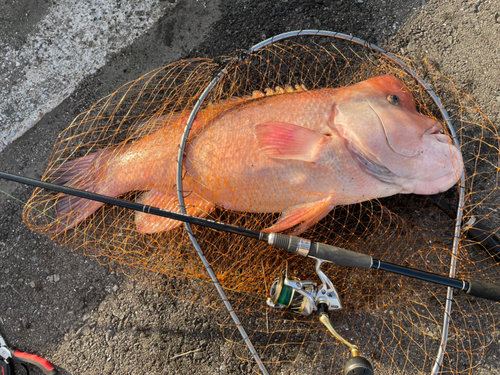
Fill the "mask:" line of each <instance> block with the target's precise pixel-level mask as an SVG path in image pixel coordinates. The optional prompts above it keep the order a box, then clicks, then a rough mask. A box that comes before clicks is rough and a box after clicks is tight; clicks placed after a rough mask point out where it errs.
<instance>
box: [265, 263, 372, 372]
mask: <svg viewBox="0 0 500 375" xmlns="http://www.w3.org/2000/svg"><path fill="white" fill-rule="evenodd" d="M322 264H323V260H320V259H316V267H315V270H316V274H317V275H318V277H319V279H320V280H321V285H320V286H318V284H317V283H316V282H314V281H309V280H303V281H302V280H299V279H298V278H296V277H288V276H287V275H285V274H283V273H281V274H280V276H279V277H277V278H276V280H274V282H273V284H272V285H271V290H270V295H271V297H270V298H268V299H267V304H268V305H269V306H270V307H274V308H278V309H283V310H291V311H293V312H294V313H297V314H300V315H311V314H312V313H313V312H315V311H318V313H319V316H320V317H319V321H320V322H321V323H323V325H324V326H325V327H326V328H327V329H328V330H329V331H330V333H331V334H332V335H333V336H334V337H335V338H336V339H337V340H339V341H341V342H342V343H343V344H345V345H347V346H348V347H349V349H350V350H351V358H350V359H349V360H347V361H346V363H345V365H344V373H345V374H346V375H373V368H372V366H371V364H370V362H369V361H368V360H367V359H366V358H364V357H362V356H360V355H359V349H358V347H357V346H356V345H353V344H351V343H350V342H349V341H347V340H346V339H344V338H343V337H342V336H340V334H339V333H338V332H337V331H335V329H334V328H333V326H332V325H331V323H330V318H329V316H328V312H329V311H333V310H340V309H342V302H341V300H340V297H339V295H338V293H337V290H336V289H335V287H334V286H333V283H332V282H331V281H330V279H328V277H327V276H326V275H325V273H324V272H323V271H321V265H322Z"/></svg>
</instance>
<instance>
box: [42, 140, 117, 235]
mask: <svg viewBox="0 0 500 375" xmlns="http://www.w3.org/2000/svg"><path fill="white" fill-rule="evenodd" d="M113 151H114V150H113V149H104V150H100V151H97V152H94V153H92V154H89V155H87V156H83V157H81V158H77V159H74V160H70V161H68V162H65V163H63V164H61V165H60V166H58V167H56V168H55V169H53V170H52V171H51V174H50V180H51V182H53V183H55V184H57V185H61V186H68V187H71V188H75V189H79V190H84V191H88V192H91V193H97V194H104V195H108V196H117V195H119V193H118V194H117V192H115V191H113V188H112V187H111V188H110V187H109V184H108V181H107V177H106V176H107V173H106V169H107V165H108V163H109V161H110V159H111V157H112V155H113ZM102 205H103V203H101V202H96V201H92V200H89V199H84V198H80V197H76V196H72V195H63V196H62V197H60V198H59V199H58V200H57V203H56V207H55V209H56V214H57V221H55V222H54V225H53V227H52V230H53V232H55V233H60V232H63V231H65V230H67V229H70V228H74V227H75V226H76V225H78V224H79V223H81V222H82V221H84V220H85V219H86V218H88V217H89V216H90V215H92V214H93V213H94V212H95V211H97V209H99V208H100V207H101V206H102Z"/></svg>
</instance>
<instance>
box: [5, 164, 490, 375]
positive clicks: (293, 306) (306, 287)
mask: <svg viewBox="0 0 500 375" xmlns="http://www.w3.org/2000/svg"><path fill="white" fill-rule="evenodd" d="M0 178H3V179H6V180H10V181H14V182H18V183H22V184H26V185H31V186H35V187H38V188H43V189H48V190H52V191H56V192H59V193H63V194H69V195H74V196H77V197H80V198H84V199H90V200H94V201H97V202H101V203H107V204H111V205H115V206H119V207H123V208H128V209H132V210H135V211H141V212H144V213H147V214H151V215H157V216H161V217H165V218H169V219H173V220H178V221H182V222H187V223H189V224H194V225H201V226H204V227H208V228H212V229H215V230H219V231H223V232H228V233H233V234H237V235H240V236H245V237H249V238H254V239H257V240H260V241H263V242H266V243H268V244H269V245H271V246H275V247H278V248H281V249H285V250H287V251H288V252H290V253H294V254H299V255H301V256H303V257H308V258H313V259H315V260H316V267H315V270H316V273H317V275H318V277H319V279H320V280H321V285H318V284H317V283H316V282H313V281H308V280H299V279H297V278H294V277H290V278H289V277H288V276H287V275H286V274H281V275H280V276H279V277H278V278H277V279H276V280H275V281H274V282H273V284H272V286H271V290H270V295H271V297H270V298H268V300H267V304H268V305H269V306H271V307H274V308H278V309H289V310H291V311H293V312H295V313H298V314H301V315H310V314H311V313H313V312H315V311H317V312H318V313H319V314H320V321H321V323H322V324H324V325H325V327H326V328H327V329H328V330H329V331H330V332H331V333H332V335H334V336H335V337H336V338H337V339H338V340H340V341H341V342H343V343H344V344H345V345H347V346H348V347H349V348H350V350H351V358H350V359H349V360H348V361H346V363H345V366H344V372H345V374H348V375H354V374H357V373H358V371H365V372H363V373H364V374H366V375H369V374H373V370H372V367H371V364H370V362H369V361H368V360H367V359H365V358H363V357H362V356H360V355H359V351H358V347H357V346H356V345H353V344H351V343H349V342H348V341H347V340H345V339H344V338H342V337H341V336H340V335H339V334H338V333H337V332H336V331H335V330H334V328H333V327H332V325H331V324H330V320H329V317H328V312H329V311H333V310H339V309H342V303H341V300H340V297H339V295H338V293H337V291H336V289H335V287H334V285H333V283H332V282H331V281H330V280H329V279H328V277H327V276H326V275H325V274H324V273H323V271H321V266H322V264H323V263H324V262H329V263H334V264H336V265H338V266H342V267H352V268H360V269H379V270H383V271H387V272H391V273H396V274H399V275H403V276H407V277H412V278H415V279H419V280H423V281H427V282H430V283H435V284H440V285H443V286H447V287H452V288H455V289H459V290H462V291H465V292H466V293H467V294H469V295H471V296H474V297H479V298H484V299H488V300H491V301H495V302H500V286H499V285H496V284H491V283H486V282H482V281H475V280H470V279H469V280H460V279H454V278H450V277H446V276H441V275H438V274H435V273H431V272H426V271H421V270H417V269H413V268H409V267H403V266H400V265H397V264H393V263H389V262H383V261H381V260H378V259H374V258H373V257H371V256H370V255H368V254H362V253H358V252H355V251H352V250H347V249H342V248H339V247H336V246H332V245H328V244H325V243H320V242H312V241H310V240H308V239H305V238H301V237H297V236H289V235H284V234H280V233H266V232H259V231H253V230H249V229H245V228H241V227H237V226H234V225H230V224H224V223H220V222H216V221H213V220H209V219H203V218H199V217H193V216H189V215H185V214H181V213H177V212H172V211H167V210H163V209H160V208H156V207H152V206H148V205H143V204H140V203H135V202H128V201H124V200H122V199H118V198H112V197H108V196H105V195H101V194H96V193H91V192H87V191H83V190H78V189H74V188H70V187H67V186H60V185H55V184H52V183H49V182H43V181H39V180H35V179H31V178H27V177H22V176H16V175H12V174H9V173H4V172H0ZM360 373H361V372H360Z"/></svg>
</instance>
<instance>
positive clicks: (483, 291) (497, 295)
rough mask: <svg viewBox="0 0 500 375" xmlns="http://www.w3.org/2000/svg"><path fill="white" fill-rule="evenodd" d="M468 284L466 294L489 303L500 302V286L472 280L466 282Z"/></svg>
mask: <svg viewBox="0 0 500 375" xmlns="http://www.w3.org/2000/svg"><path fill="white" fill-rule="evenodd" d="M468 282H469V289H467V292H466V293H467V294H470V295H471V296H474V297H479V298H484V299H489V300H490V301H495V302H500V285H497V284H491V283H485V282H482V281H472V280H468Z"/></svg>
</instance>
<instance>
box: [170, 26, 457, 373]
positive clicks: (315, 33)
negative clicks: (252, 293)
mask: <svg viewBox="0 0 500 375" xmlns="http://www.w3.org/2000/svg"><path fill="white" fill-rule="evenodd" d="M301 36H311V37H329V38H334V39H340V40H344V41H347V42H350V43H354V44H358V45H361V46H363V47H365V48H368V49H370V50H372V51H374V52H376V53H378V54H380V56H382V57H384V58H385V59H387V60H389V61H391V62H393V63H395V64H397V65H398V66H400V67H401V68H402V69H404V71H405V72H407V73H408V74H409V75H410V76H412V77H413V78H414V79H415V80H416V81H417V82H418V84H419V85H420V86H421V87H422V88H423V89H424V90H425V91H426V92H427V93H428V95H429V96H430V97H431V99H432V100H433V101H434V103H435V104H436V106H437V107H438V109H439V111H440V113H441V114H442V116H443V120H444V122H445V123H446V126H447V128H448V130H449V132H450V135H451V137H452V139H453V141H454V142H455V145H456V146H457V147H458V148H459V149H460V143H459V141H458V138H457V135H456V133H455V130H454V128H453V126H452V124H451V121H450V117H449V115H448V112H447V111H446V109H445V108H444V106H443V104H442V102H441V100H440V99H439V97H438V96H437V95H436V93H435V92H434V91H433V90H432V88H431V87H430V86H429V85H428V84H427V82H425V80H424V79H423V78H422V77H420V75H419V74H418V73H417V72H416V71H415V70H413V69H411V68H410V67H409V66H408V65H407V64H406V63H405V62H404V61H403V60H401V59H399V58H398V57H397V56H395V55H393V54H391V53H390V52H387V51H385V50H384V49H382V48H380V47H378V46H376V45H374V44H372V43H369V42H367V41H365V40H362V39H360V38H356V37H353V36H351V35H347V34H342V33H338V32H333V31H327V30H296V31H290V32H286V33H282V34H279V35H276V36H273V37H271V38H268V39H266V40H264V41H262V42H260V43H257V44H256V45H254V46H253V47H251V48H250V49H248V50H247V51H245V52H244V53H243V54H242V55H240V56H239V57H235V58H234V59H232V60H231V61H229V62H228V63H227V64H226V66H225V67H223V68H222V69H221V70H220V72H219V73H218V74H217V75H216V77H215V78H214V79H213V80H212V81H211V82H210V83H209V84H208V85H207V87H206V88H205V90H204V91H203V92H202V94H201V95H200V97H199V98H198V100H197V101H196V103H195V105H194V107H193V109H192V110H191V113H190V115H189V118H188V121H187V123H186V126H185V128H184V132H183V134H182V138H181V143H180V145H179V153H178V157H177V197H178V201H179V209H180V211H181V213H183V214H186V207H185V203H184V196H183V186H182V169H183V162H184V155H185V148H186V145H187V141H188V137H189V133H190V130H191V127H192V124H193V122H194V119H195V118H196V116H197V114H198V112H199V110H200V108H201V106H202V104H203V102H204V100H205V99H206V98H207V96H208V94H209V93H210V91H211V90H212V89H213V87H214V86H215V85H216V84H217V83H218V82H219V81H220V80H221V79H222V77H224V76H225V75H226V74H227V72H228V67H229V66H231V65H232V64H236V63H238V62H239V61H242V60H245V59H246V58H247V57H248V56H249V55H251V54H252V53H254V52H256V51H258V50H260V49H262V48H264V47H266V46H268V45H271V44H273V43H276V42H278V41H281V40H285V39H291V38H295V37H301ZM464 200H465V174H464V173H463V172H462V175H461V177H460V181H459V201H458V207H457V217H456V221H455V230H454V236H453V246H452V257H451V261H450V271H449V276H450V277H455V273H456V263H457V256H458V245H459V239H460V231H461V222H462V215H463V207H464ZM184 226H185V229H186V231H187V233H188V235H189V238H190V240H191V242H192V244H193V246H194V248H195V250H196V253H197V255H198V257H199V258H200V260H201V262H202V263H203V265H204V267H205V269H206V271H207V273H208V275H209V276H210V279H211V280H212V282H213V283H214V285H215V287H216V289H217V292H218V293H219V295H220V297H221V299H222V301H223V302H224V305H225V306H226V308H227V310H228V312H229V314H230V316H231V318H232V319H233V321H234V323H235V324H236V327H237V328H238V330H239V332H240V335H241V337H242V338H243V340H244V342H245V344H246V346H247V348H248V350H249V351H250V352H251V354H252V356H253V358H254V360H255V362H256V363H257V365H258V366H259V369H260V370H261V372H262V373H263V374H268V372H267V369H266V368H265V366H264V364H263V363H262V361H261V359H260V357H259V355H258V353H257V351H256V350H255V348H254V346H253V344H252V342H251V340H250V338H249V337H248V335H247V333H246V331H245V329H244V328H243V326H242V324H241V322H240V320H239V318H238V316H237V315H236V313H235V312H234V310H233V308H232V306H231V304H230V302H229V300H228V298H227V296H226V294H225V292H224V289H223V288H222V286H221V284H220V282H219V280H218V279H217V276H216V275H215V273H214V272H213V270H212V268H211V267H210V264H209V262H208V261H207V259H206V258H205V256H204V253H203V250H202V249H201V247H200V245H199V244H198V241H197V240H196V237H195V236H194V234H193V232H192V231H191V226H190V224H189V223H184ZM452 299H453V289H452V288H448V290H447V295H446V301H445V311H444V314H443V329H442V332H441V343H440V345H439V350H438V354H437V356H436V359H435V361H434V365H433V368H432V372H431V374H433V375H434V374H437V373H439V371H440V368H441V364H442V362H443V357H444V354H445V351H446V343H447V340H448V329H449V323H450V312H451V303H452Z"/></svg>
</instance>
